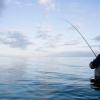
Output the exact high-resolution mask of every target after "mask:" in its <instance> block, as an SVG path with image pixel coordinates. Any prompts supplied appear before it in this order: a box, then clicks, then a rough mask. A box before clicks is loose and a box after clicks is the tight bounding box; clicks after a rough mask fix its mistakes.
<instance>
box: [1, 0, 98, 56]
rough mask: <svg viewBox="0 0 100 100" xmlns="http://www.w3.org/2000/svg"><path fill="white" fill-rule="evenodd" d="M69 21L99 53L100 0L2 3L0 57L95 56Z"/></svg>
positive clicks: (48, 0)
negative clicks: (69, 22) (70, 23)
mask: <svg viewBox="0 0 100 100" xmlns="http://www.w3.org/2000/svg"><path fill="white" fill-rule="evenodd" d="M66 20H69V21H71V22H72V23H73V24H75V25H76V26H77V27H78V28H79V29H80V31H81V32H82V33H84V35H85V36H86V38H87V39H88V41H89V43H90V44H91V45H92V47H93V49H94V50H95V51H96V52H97V53H100V52H99V51H100V48H99V46H100V0H0V55H20V56H21V55H26V56H48V55H49V56H72V55H75V56H79V55H83V56H84V55H85V56H86V55H92V54H91V51H90V50H89V48H88V47H87V45H86V44H85V43H84V41H83V40H82V39H81V37H80V36H79V34H77V32H76V31H75V30H74V29H73V28H72V27H71V26H70V25H69V24H68V23H67V21H66Z"/></svg>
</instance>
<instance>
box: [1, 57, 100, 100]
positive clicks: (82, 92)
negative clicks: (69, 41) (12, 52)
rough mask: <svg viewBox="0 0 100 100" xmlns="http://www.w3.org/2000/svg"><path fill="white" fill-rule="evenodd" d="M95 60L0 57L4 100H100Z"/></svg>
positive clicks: (2, 96) (2, 98)
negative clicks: (94, 80)
mask: <svg viewBox="0 0 100 100" xmlns="http://www.w3.org/2000/svg"><path fill="white" fill-rule="evenodd" d="M92 59H93V58H85V57H84V58H79V57H77V58H75V57H74V58H72V57H69V58H67V57H59V58H57V57H55V58H50V57H49V58H47V57H40V58H21V57H0V100H100V91H99V90H97V89H94V88H93V86H92V85H91V84H90V81H89V80H90V78H91V77H93V70H91V69H90V68H89V67H88V64H89V62H90V61H91V60H92Z"/></svg>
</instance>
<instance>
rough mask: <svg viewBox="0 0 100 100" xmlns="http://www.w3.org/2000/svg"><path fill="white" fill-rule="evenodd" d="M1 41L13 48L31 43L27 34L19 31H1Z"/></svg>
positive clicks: (25, 46)
mask: <svg viewBox="0 0 100 100" xmlns="http://www.w3.org/2000/svg"><path fill="white" fill-rule="evenodd" d="M0 43H1V44H4V45H8V46H10V47H12V48H21V49H24V48H27V46H29V45H30V44H31V42H29V40H28V39H27V37H26V36H24V35H23V34H22V33H19V32H7V33H2V32H1V33H0Z"/></svg>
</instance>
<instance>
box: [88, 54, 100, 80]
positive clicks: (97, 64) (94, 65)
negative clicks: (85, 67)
mask: <svg viewBox="0 0 100 100" xmlns="http://www.w3.org/2000/svg"><path fill="white" fill-rule="evenodd" d="M90 68H91V69H95V80H96V81H98V80H99V81H100V54H99V55H98V56H97V57H96V59H94V60H93V61H92V62H91V63H90Z"/></svg>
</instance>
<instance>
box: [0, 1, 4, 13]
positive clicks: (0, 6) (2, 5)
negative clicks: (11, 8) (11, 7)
mask: <svg viewBox="0 0 100 100" xmlns="http://www.w3.org/2000/svg"><path fill="white" fill-rule="evenodd" d="M4 6H5V0H0V14H1V13H2V11H3V9H4Z"/></svg>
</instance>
